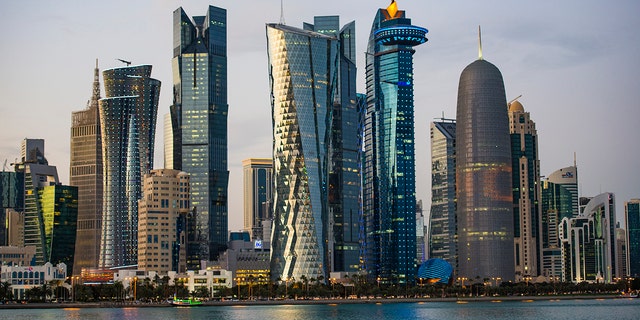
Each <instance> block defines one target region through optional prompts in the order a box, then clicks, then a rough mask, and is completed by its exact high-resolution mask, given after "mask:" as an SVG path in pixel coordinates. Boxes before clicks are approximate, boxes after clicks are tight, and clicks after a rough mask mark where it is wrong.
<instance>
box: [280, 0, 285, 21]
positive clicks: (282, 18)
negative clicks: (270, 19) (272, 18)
mask: <svg viewBox="0 0 640 320" xmlns="http://www.w3.org/2000/svg"><path fill="white" fill-rule="evenodd" d="M280 24H285V22H284V0H280Z"/></svg>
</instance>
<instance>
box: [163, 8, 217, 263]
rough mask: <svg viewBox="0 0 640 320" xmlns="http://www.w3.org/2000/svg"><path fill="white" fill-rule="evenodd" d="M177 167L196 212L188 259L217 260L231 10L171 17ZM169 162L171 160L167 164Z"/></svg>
mask: <svg viewBox="0 0 640 320" xmlns="http://www.w3.org/2000/svg"><path fill="white" fill-rule="evenodd" d="M172 68H173V74H174V78H173V105H172V106H171V111H170V112H171V123H172V125H171V127H172V132H173V137H174V138H173V144H172V148H173V155H174V156H173V165H172V167H171V168H170V169H175V170H181V171H184V172H186V173H188V174H189V176H190V180H191V204H192V207H194V208H196V211H195V213H194V214H195V216H194V219H195V221H194V223H195V225H194V229H195V230H197V231H196V232H197V233H196V234H194V235H190V236H192V237H193V241H189V244H188V248H187V254H188V256H189V258H188V259H189V260H191V261H198V260H204V261H208V260H215V259H216V258H217V256H218V255H219V253H220V252H223V251H224V250H225V249H226V243H227V233H228V203H227V201H228V200H227V198H228V184H229V170H228V163H227V114H228V110H229V106H228V104H227V11H226V10H225V9H222V8H218V7H214V6H209V7H208V9H207V12H206V15H204V16H194V17H193V19H191V18H189V16H188V15H187V14H186V13H185V11H184V10H183V9H182V8H178V9H176V10H175V11H174V12H173V59H172ZM167 162H169V161H167Z"/></svg>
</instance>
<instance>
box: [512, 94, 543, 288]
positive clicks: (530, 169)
mask: <svg viewBox="0 0 640 320" xmlns="http://www.w3.org/2000/svg"><path fill="white" fill-rule="evenodd" d="M509 130H510V133H511V161H512V167H513V173H512V178H511V180H512V182H513V220H514V221H513V222H514V228H513V234H514V245H515V267H516V279H515V280H516V282H519V281H522V280H523V279H524V278H525V277H535V276H538V274H539V273H538V271H539V270H540V266H539V261H540V260H539V259H538V255H539V252H540V245H539V242H538V240H539V237H538V234H539V231H538V230H539V225H538V223H539V221H540V220H539V217H540V212H539V210H540V206H539V201H540V187H539V186H540V160H539V158H538V132H537V131H536V124H535V122H533V120H531V115H530V114H529V112H525V110H524V107H523V106H522V104H521V103H520V102H519V101H517V100H516V101H512V102H511V103H510V104H509Z"/></svg>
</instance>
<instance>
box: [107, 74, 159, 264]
mask: <svg viewBox="0 0 640 320" xmlns="http://www.w3.org/2000/svg"><path fill="white" fill-rule="evenodd" d="M151 68H152V67H151V66H150V65H139V66H126V67H119V68H113V69H108V70H105V71H103V73H102V76H103V80H104V88H105V95H106V97H105V98H103V99H100V100H99V109H100V128H101V139H102V146H103V147H102V151H103V154H102V157H103V175H104V176H103V181H104V185H103V188H104V198H103V207H102V210H103V211H102V231H101V236H100V255H99V258H98V267H101V268H108V267H117V266H127V265H133V264H136V263H137V259H138V252H137V249H138V245H137V243H138V233H137V230H138V200H140V198H141V197H142V180H143V177H144V174H146V173H148V172H149V171H150V170H151V169H152V168H153V155H154V154H153V150H154V149H153V146H154V138H155V128H156V120H157V113H158V99H159V96H160V81H158V80H156V79H152V78H151Z"/></svg>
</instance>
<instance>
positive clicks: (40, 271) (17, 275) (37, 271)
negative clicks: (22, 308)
mask: <svg viewBox="0 0 640 320" xmlns="http://www.w3.org/2000/svg"><path fill="white" fill-rule="evenodd" d="M0 270H1V271H0V282H8V283H10V284H11V291H12V293H13V297H14V298H15V299H18V300H21V299H24V292H25V291H27V290H29V289H32V288H35V287H38V286H42V285H44V284H47V283H52V282H58V281H59V282H60V284H61V283H62V282H64V281H65V280H66V279H67V265H66V264H64V263H59V264H58V265H56V266H54V265H52V264H51V263H50V262H47V263H45V264H44V265H41V266H13V267H10V266H2V267H1V269H0Z"/></svg>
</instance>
